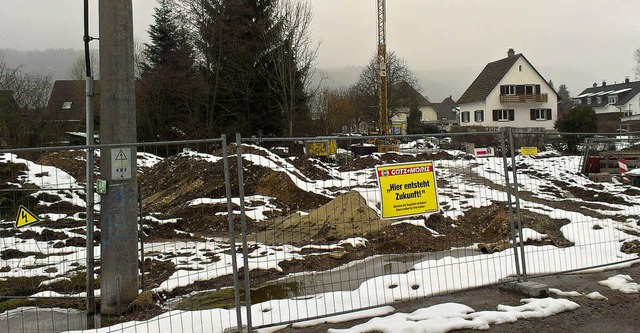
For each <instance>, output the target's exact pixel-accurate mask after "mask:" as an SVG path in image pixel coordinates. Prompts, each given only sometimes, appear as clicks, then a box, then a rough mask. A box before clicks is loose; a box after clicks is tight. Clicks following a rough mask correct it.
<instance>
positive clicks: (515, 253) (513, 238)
mask: <svg viewBox="0 0 640 333" xmlns="http://www.w3.org/2000/svg"><path fill="white" fill-rule="evenodd" d="M504 131H505V129H504V128H500V144H501V147H502V164H503V165H504V182H505V187H506V192H507V205H508V207H509V225H510V229H511V241H512V242H513V256H514V258H515V264H516V277H517V278H518V282H520V280H521V276H520V260H519V258H518V243H517V240H516V227H515V224H514V222H513V202H512V201H511V183H510V181H509V167H508V166H507V163H508V161H507V147H506V144H505V140H506V138H505V135H504Z"/></svg>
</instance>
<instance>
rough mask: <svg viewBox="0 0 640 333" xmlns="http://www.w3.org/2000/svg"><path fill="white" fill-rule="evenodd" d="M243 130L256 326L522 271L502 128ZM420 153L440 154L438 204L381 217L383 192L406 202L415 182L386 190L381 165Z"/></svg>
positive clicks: (424, 157) (436, 158)
mask: <svg viewBox="0 0 640 333" xmlns="http://www.w3.org/2000/svg"><path fill="white" fill-rule="evenodd" d="M385 139H387V140H386V141H388V142H386V143H384V142H383V140H385ZM243 142H244V145H243V146H242V163H243V170H244V174H245V183H244V191H245V198H244V200H245V209H246V217H247V219H246V220H247V221H246V228H247V244H246V251H247V254H248V265H249V268H250V269H251V272H250V275H251V302H252V306H251V309H250V312H249V317H250V318H251V323H250V324H251V325H252V326H253V327H264V326H271V325H281V324H286V323H290V322H295V321H302V320H307V319H311V318H317V317H325V316H329V315H333V314H339V313H345V312H353V311H358V310H363V309H368V308H372V307H378V306H382V305H386V304H390V303H393V302H396V301H401V300H407V299H413V298H419V297H427V296H430V295H435V294H442V293H448V292H453V291H457V290H462V289H465V288H470V287H475V286H480V285H488V284H494V283H497V282H498V281H499V280H500V279H502V278H508V277H513V278H515V276H516V275H517V271H516V265H515V258H514V255H515V254H514V251H513V248H512V247H513V244H512V242H511V239H512V237H511V236H512V234H511V228H510V209H509V205H508V201H509V197H508V196H507V187H506V180H505V176H504V173H505V164H504V160H505V159H504V158H503V157H501V153H500V150H501V146H502V145H501V140H500V133H498V132H486V133H485V132H478V133H472V134H458V135H448V136H444V135H433V136H430V137H427V136H408V137H402V138H379V139H376V141H375V142H374V141H371V138H363V137H325V138H316V139H308V138H295V139H255V138H254V139H244V141H243ZM380 146H382V147H383V149H384V150H388V151H387V152H383V153H379V152H378V150H379V149H380ZM332 147H333V148H332ZM465 147H469V148H468V149H469V151H470V153H467V152H466V150H465ZM396 148H397V149H396ZM460 149H463V150H460ZM394 150H397V151H394ZM480 156H481V157H480ZM420 161H430V162H432V163H433V170H434V171H435V175H436V176H435V184H432V186H433V187H432V188H431V189H427V190H434V192H435V193H437V199H436V198H435V197H434V198H433V199H432V200H437V202H438V208H439V209H438V210H437V211H436V212H434V213H429V214H415V215H411V216H406V217H402V218H392V219H382V218H381V217H380V214H381V198H382V193H383V192H384V193H386V195H387V197H389V200H393V201H397V203H398V204H402V200H403V198H405V197H407V196H410V195H412V193H414V192H415V191H414V189H415V187H414V186H413V185H411V184H398V185H399V186H400V189H399V190H398V189H397V187H394V188H393V189H391V188H384V189H382V191H381V189H380V188H379V186H378V179H377V177H376V166H380V165H390V164H403V163H409V164H406V165H409V166H411V163H415V162H420ZM403 165H405V164H403ZM419 180H420V179H416V181H419ZM414 184H415V183H414ZM389 195H391V196H389ZM425 196H426V194H425ZM385 200H386V199H385Z"/></svg>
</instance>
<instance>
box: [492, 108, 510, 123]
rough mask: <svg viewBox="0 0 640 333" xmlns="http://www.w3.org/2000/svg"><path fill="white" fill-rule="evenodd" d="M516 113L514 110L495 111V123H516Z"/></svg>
mask: <svg viewBox="0 0 640 333" xmlns="http://www.w3.org/2000/svg"><path fill="white" fill-rule="evenodd" d="M514 120H515V111H514V110H513V109H499V110H493V121H514Z"/></svg>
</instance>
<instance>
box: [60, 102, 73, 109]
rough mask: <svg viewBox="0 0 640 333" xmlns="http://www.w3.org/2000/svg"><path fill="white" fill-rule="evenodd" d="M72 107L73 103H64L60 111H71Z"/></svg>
mask: <svg viewBox="0 0 640 333" xmlns="http://www.w3.org/2000/svg"><path fill="white" fill-rule="evenodd" d="M71 105H73V102H62V107H61V108H60V109H61V110H71Z"/></svg>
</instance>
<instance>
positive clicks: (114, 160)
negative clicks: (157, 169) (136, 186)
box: [111, 148, 132, 180]
mask: <svg viewBox="0 0 640 333" xmlns="http://www.w3.org/2000/svg"><path fill="white" fill-rule="evenodd" d="M131 161H132V158H131V148H112V149H111V177H112V179H114V180H125V179H131V169H132V162H131Z"/></svg>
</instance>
